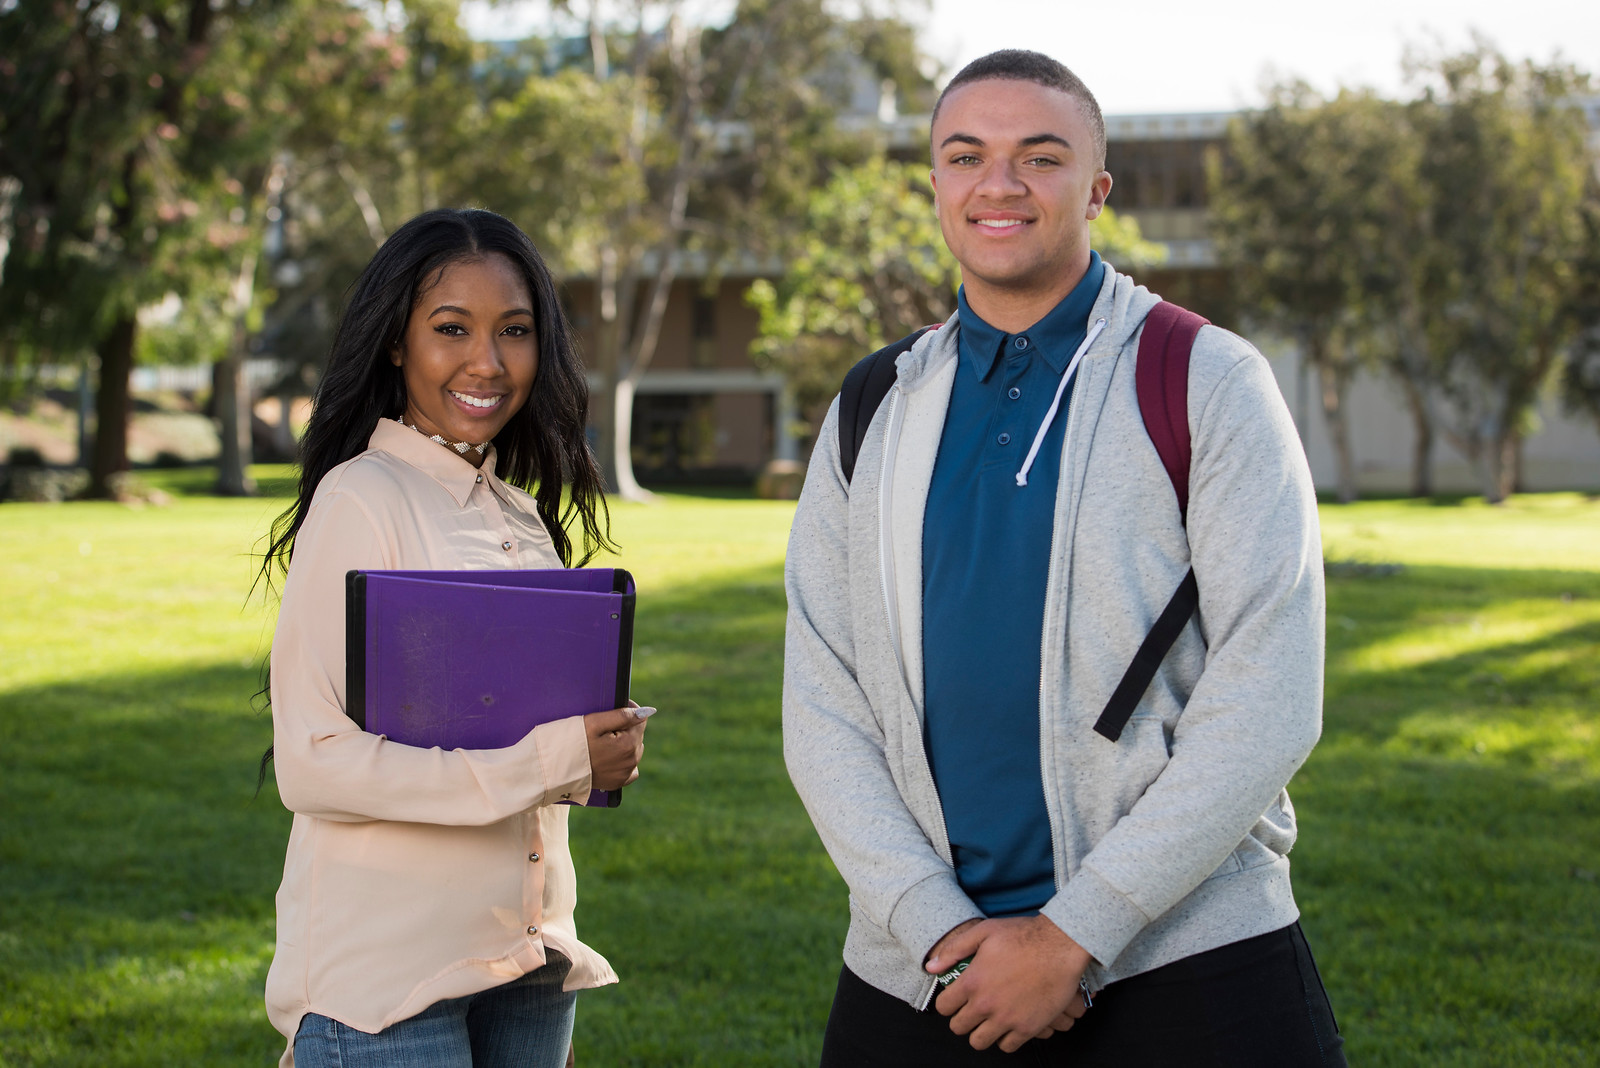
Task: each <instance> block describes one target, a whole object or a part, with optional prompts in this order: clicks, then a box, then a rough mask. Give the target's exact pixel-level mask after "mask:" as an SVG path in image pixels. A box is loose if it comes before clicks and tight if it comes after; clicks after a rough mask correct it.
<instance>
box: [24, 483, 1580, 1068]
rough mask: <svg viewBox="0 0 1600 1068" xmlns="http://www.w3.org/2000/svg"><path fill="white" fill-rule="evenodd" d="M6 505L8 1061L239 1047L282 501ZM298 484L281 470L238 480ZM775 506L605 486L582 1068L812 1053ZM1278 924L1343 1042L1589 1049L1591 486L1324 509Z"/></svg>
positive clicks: (818, 931)
mask: <svg viewBox="0 0 1600 1068" xmlns="http://www.w3.org/2000/svg"><path fill="white" fill-rule="evenodd" d="M210 477H211V476H210V474H209V473H208V472H204V471H192V470H191V471H175V472H151V473H149V475H148V476H147V481H149V482H150V483H151V484H152V485H154V486H156V487H157V488H160V489H162V490H163V491H165V492H166V493H168V494H170V495H171V496H172V503H171V504H170V505H167V506H164V507H145V508H143V509H137V510H136V509H130V508H127V507H125V506H118V505H104V504H74V505H65V506H48V505H37V506H36V505H4V506H0V584H3V586H0V588H4V589H5V590H6V591H7V596H6V601H5V606H4V610H3V611H0V816H3V818H0V1065H5V1066H7V1068H10V1066H13V1065H15V1066H23V1065H29V1066H32V1065H84V1066H88V1065H95V1066H101V1065H107V1066H118V1065H126V1066H144V1065H153V1064H182V1065H189V1064H194V1065H208V1066H209V1065H223V1066H227V1065H240V1066H243V1065H261V1064H264V1063H270V1062H271V1060H272V1059H274V1058H275V1057H276V1055H277V1053H278V1051H279V1041H278V1039H277V1036H276V1035H275V1034H274V1033H273V1032H272V1030H271V1029H270V1027H268V1025H267V1024H266V1022H265V1018H264V1014H263V1012H262V1009H261V986H262V982H263V979H264V977H265V973H266V967H267V964H268V962H269V960H270V957H271V953H272V926H273V912H272V894H273V891H274V890H275V888H276V886H277V881H278V877H279V874H280V871H281V865H282V858H283V847H284V840H285V837H286V834H287V829H288V816H287V814H286V813H285V812H284V811H283V809H282V807H281V806H280V805H279V804H278V801H277V797H276V794H275V792H274V790H273V787H272V784H271V780H270V777H269V780H268V784H267V786H266V789H264V790H263V791H262V793H261V796H260V797H259V798H256V799H254V800H252V793H253V791H254V787H255V768H256V761H257V758H258V757H259V755H260V753H261V751H262V750H263V749H264V748H265V747H266V745H267V743H268V741H269V740H270V734H271V728H270V724H269V721H268V719H267V717H266V716H265V715H264V714H261V713H259V712H256V711H254V710H252V709H251V707H250V697H251V694H252V693H253V692H254V691H255V689H256V688H257V687H258V685H259V667H260V661H261V657H262V656H263V655H264V653H265V651H266V648H267V644H268V642H269V641H270V634H271V616H272V613H271V609H270V605H269V603H267V602H265V601H263V600H262V598H261V596H260V594H259V592H258V594H257V597H256V598H255V599H254V600H250V599H248V598H247V591H248V589H249V587H250V583H251V581H252V578H253V577H254V574H255V571H256V568H257V567H258V566H259V560H258V559H257V558H255V557H253V556H252V553H254V552H259V549H260V541H259V538H260V535H261V534H262V533H263V532H264V531H265V529H266V525H267V523H268V522H270V520H271V518H272V517H273V516H275V515H276V514H277V512H279V511H281V509H282V507H283V505H284V504H285V501H284V499H282V498H281V497H280V498H277V499H253V500H233V501H224V500H215V499H212V498H209V497H206V496H203V495H202V494H203V492H204V491H205V489H206V488H207V487H208V486H209V485H210ZM258 477H261V480H262V483H263V485H264V486H266V487H267V488H268V489H271V490H274V491H276V492H278V493H285V492H288V490H289V488H290V487H291V485H292V480H291V478H290V475H289V472H288V471H287V469H281V468H280V469H276V470H271V471H262V472H260V474H259V476H258ZM792 507H793V506H792V505H786V504H782V503H773V502H760V501H749V500H736V499H728V498H727V497H705V498H696V497H693V496H683V495H679V496H667V497H664V498H663V500H662V502H661V503H660V504H659V505H656V506H637V505H621V504H619V505H615V506H614V507H613V519H614V532H615V534H616V537H617V538H618V540H619V541H620V542H621V543H622V545H623V553H622V555H621V557H620V558H617V559H616V560H614V561H613V560H609V559H607V560H601V561H597V562H599V563H613V562H614V563H617V564H620V565H621V566H624V567H628V568H629V569H630V570H632V571H633V572H634V573H635V575H636V577H637V579H638V581H639V587H640V591H641V592H640V602H639V604H640V607H639V622H638V632H637V650H636V669H635V683H634V692H635V694H636V695H637V696H639V697H640V698H641V699H646V700H648V701H650V702H651V703H654V704H657V705H659V706H660V707H661V708H662V710H663V711H662V714H661V716H660V717H659V718H657V719H656V720H653V721H652V725H651V729H650V735H649V751H648V754H647V760H646V768H645V777H644V778H642V779H641V780H640V781H639V783H638V784H636V785H635V786H634V787H632V788H630V792H629V799H628V802H627V804H625V805H624V807H623V808H622V809H620V810H617V811H615V812H602V813H595V812H591V813H580V814H578V815H577V816H575V819H574V833H573V839H574V850H575V852H576V854H577V857H578V862H579V867H580V882H581V886H582V893H581V900H582V904H581V905H580V909H579V914H578V922H579V926H580V930H581V931H582V932H583V935H584V937H585V939H586V940H587V941H589V942H590V943H591V944H593V945H594V946H596V948H598V949H600V950H601V951H602V952H604V953H606V954H607V955H608V956H609V957H610V958H611V959H612V961H613V962H614V963H615V964H616V966H617V968H618V970H619V971H620V972H621V973H622V976H623V980H624V981H623V983H622V984H621V985H620V986H616V987H611V988H607V989H605V990H600V991H593V992H590V993H587V994H585V995H584V996H583V998H582V999H581V1001H580V1009H579V1025H578V1028H579V1029H578V1048H579V1053H580V1063H584V1064H586V1065H589V1066H590V1068H596V1066H598V1068H611V1066H628V1065H633V1066H646V1068H653V1066H658V1065H659V1066H676V1065H703V1066H717V1068H721V1066H740V1068H743V1066H746V1065H749V1066H764V1065H774V1066H775V1065H805V1064H814V1063H816V1055H817V1049H818V1044H819V1039H820V1035H821V1028H822V1023H823V1020H824V1019H825V1017H826V1014H827V1008H828V1001H829V998H830V997H831V992H832V985H833V981H834V979H835V977H836V975H837V970H838V964H839V957H838V950H839V945H840V942H841V940H842V938H843V932H844V925H845V900H844V891H843V887H842V885H841V884H840V882H839V880H838V877H837V876H836V875H835V874H834V872H833V869H832V866H831V865H830V864H829V862H828V860H827V857H826V855H825V854H824V853H823V851H822V849H821V847H820V846H819V845H818V843H817V840H816V836H815V834H814V832H813V831H812V829H811V827H810V825H809V823H808V822H807V820H806V818H805V815H804V813H803V811H802V810H801V808H800V806H799V803H798V801H797V800H796V799H795V797H794V794H793V791H792V789H791V788H790V786H789V784H788V781H787V778H786V776H785V774H784V771H783V766H782V757H781V740H780V732H779V707H778V705H779V680H780V671H781V640H782V631H783V611H784V601H783V592H782V585H781V561H782V554H783V548H784V542H785V538H786V533H787V528H788V521H789V516H790V514H791V512H792ZM1323 526H1324V531H1325V535H1326V541H1327V546H1328V552H1329V556H1330V558H1332V559H1335V560H1337V561H1356V562H1357V563H1359V564H1364V565H1374V564H1400V565H1403V567H1401V568H1400V569H1399V570H1395V569H1392V568H1383V567H1372V566H1364V567H1346V568H1339V567H1336V568H1334V570H1333V574H1332V576H1331V577H1330V580H1329V630H1328V633H1329V670H1328V685H1327V703H1326V727H1325V732H1324V736H1323V740H1322V743H1321V745H1320V746H1319V748H1318V750H1317V752H1316V753H1314V754H1313V756H1312V758H1311V760H1310V761H1309V762H1308V763H1307V765H1306V766H1305V768H1304V769H1302V771H1301V773H1300V774H1299V776H1297V778H1296V780H1295V783H1294V784H1293V786H1292V791H1293V795H1294V799H1295V804H1296V807H1297V810H1298V812H1299V816H1300V819H1301V825H1302V836H1301V842H1300V843H1299V845H1297V847H1296V848H1295V851H1294V853H1293V862H1294V871H1295V885H1296V893H1297V896H1298V898H1299V900H1300V902H1301V906H1302V908H1303V910H1304V913H1305V918H1304V922H1305V926H1306V929H1307V931H1308V933H1309V935H1310V937H1311V939H1312V943H1313V946H1314V948H1315V949H1316V951H1317V954H1318V960H1319V963H1320V965H1321V966H1322V971H1323V975H1324V977H1325V978H1326V980H1327V982H1328V986H1329V989H1330V991H1331V993H1332V996H1333V999H1334V1004H1335V1009H1336V1011H1337V1012H1338V1014H1339V1018H1340V1022H1341V1024H1342V1026H1343V1028H1344V1032H1345V1035H1346V1038H1347V1040H1348V1043H1349V1046H1348V1049H1349V1053H1350V1059H1351V1063H1352V1064H1362V1065H1418V1066H1433V1065H1482V1066H1486V1068H1488V1066H1496V1068H1497V1066H1501V1065H1523V1064H1528V1065H1592V1064H1595V1063H1600V1012H1597V1011H1596V1002H1595V976H1597V975H1600V883H1597V881H1596V880H1597V871H1600V736H1597V734H1600V731H1597V721H1600V714H1597V709H1600V505H1597V504H1596V503H1595V502H1594V501H1591V500H1588V499H1585V498H1582V497H1579V496H1575V495H1552V496H1547V497H1537V498H1518V499H1515V500H1513V501H1512V502H1511V504H1510V505H1508V506H1506V507H1504V508H1493V509H1491V508H1487V507H1484V506H1481V505H1478V504H1476V503H1475V502H1467V503H1464V504H1459V505H1457V504H1429V503H1424V504H1412V503H1407V502H1377V503H1370V504H1360V505H1355V506H1348V507H1341V506H1327V507H1325V508H1324V509H1323Z"/></svg>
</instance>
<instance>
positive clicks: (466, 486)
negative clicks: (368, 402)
mask: <svg viewBox="0 0 1600 1068" xmlns="http://www.w3.org/2000/svg"><path fill="white" fill-rule="evenodd" d="M494 465H495V454H494V450H493V448H492V447H491V449H490V450H489V453H488V455H487V456H486V457H485V458H484V461H483V466H482V467H476V468H475V467H473V466H472V465H471V464H469V463H467V462H466V460H464V459H462V458H460V457H459V456H456V455H454V454H453V453H452V452H451V451H450V450H448V449H446V448H444V447H442V446H440V445H438V444H437V443H435V442H433V441H430V440H428V439H427V438H425V437H423V436H422V435H421V434H419V433H417V432H416V431H414V430H411V429H409V428H408V427H406V426H404V425H403V424H401V423H399V422H395V421H393V420H387V419H386V420H382V421H380V422H379V423H378V426H377V429H376V430H374V431H373V434H372V437H371V439H370V440H369V442H368V445H367V451H366V452H364V453H362V454H361V455H359V456H357V457H355V458H354V459H352V460H350V461H348V462H346V463H344V464H341V465H340V466H338V467H335V468H334V469H333V470H332V471H329V472H328V474H327V475H326V476H325V477H324V478H323V479H322V481H321V483H319V484H318V486H317V490H316V494H315V496H314V497H313V499H312V502H311V508H310V509H309V511H308V512H307V513H306V519H305V523H304V524H303V525H302V526H301V528H300V531H299V533H298V534H297V535H296V537H295V544H294V555H293V558H292V561H291V563H290V566H289V573H288V577H287V579H286V580H285V582H284V590H283V601H282V605H281V607H280V609H279V613H278V627H277V632H276V634H275V636H274V638H273V642H272V689H271V693H272V722H273V746H274V763H275V767H276V773H277V780H278V792H279V795H280V796H281V797H282V799H283V803H284V805H285V806H286V807H288V808H289V809H290V810H291V811H292V812H293V813H294V824H293V828H292V830H291V831H290V835H289V848H288V855H287V857H286V858H285V861H284V872H283V883H282V885H281V886H280V888H279V890H278V897H277V906H278V933H277V949H276V952H275V954H274V956H273V960H272V967H271V969H270V970H269V972H268V974H267V989H266V1000H267V1015H268V1017H269V1019H270V1020H271V1021H272V1024H273V1026H274V1027H276V1028H277V1029H278V1030H279V1031H280V1032H282V1033H283V1035H284V1036H285V1037H286V1038H287V1039H288V1041H289V1049H288V1051H287V1052H285V1054H284V1056H283V1059H282V1061H281V1062H280V1065H281V1066H283V1068H292V1065H293V1064H294V1034H295V1031H296V1030H297V1029H298V1028H299V1025H300V1019H301V1017H302V1016H303V1015H304V1014H306V1013H308V1012H314V1013H317V1014H319V1015H323V1016H328V1017H331V1018H333V1019H335V1020H339V1021H341V1022H342V1023H346V1024H348V1025H350V1026H351V1027H354V1028H357V1029H358V1030H361V1031H367V1032H377V1031H380V1030H382V1029H383V1028H385V1027H387V1026H389V1025H390V1024H392V1023H395V1022H397V1021H399V1020H404V1019H406V1018H408V1017H410V1016H414V1015H416V1014H417V1013H419V1012H421V1011H422V1010H423V1009H425V1008H427V1007H428V1006H429V1005H431V1004H433V1003H434V1002H437V1001H441V1000H443V999H446V998H453V997H461V996H464V995H466V994H472V993H476V992H478V991H482V990H486V989H488V988H490V987H493V986H497V985H499V984H501V983H505V982H509V981H510V980H512V979H515V978H517V977H518V976H520V975H522V974H524V973H526V972H529V971H532V970H534V969H536V968H539V967H541V966H542V965H543V964H544V961H545V949H546V947H549V948H553V949H555V950H557V951H559V952H560V953H562V954H564V955H565V956H567V957H568V958H570V959H571V961H572V971H571V973H570V974H569V975H568V977H567V981H566V988H567V989H568V990H577V989H583V988H587V987H595V986H600V985H603V984H605V983H612V982H616V978H617V977H616V974H615V973H614V972H613V971H612V970H611V966H610V965H609V964H607V963H606V961H605V960H604V959H603V958H602V957H601V956H600V955H599V954H598V953H596V952H594V951H593V950H591V949H589V948H588V947H587V946H585V945H584V944H583V943H582V942H579V941H578V936H577V929H576V927H575V926H574V923H573V910H574V908H575V907H576V905H577V880H576V877H575V874H574V872H573V866H572V856H571V853H570V852H569V850H568V848H567V816H568V814H569V812H570V811H571V808H570V807H569V806H567V805H563V804H559V803H558V802H560V801H562V800H565V799H569V798H581V797H587V796H588V793H589V789H590V769H589V749H588V741H587V738H586V736H585V734H584V730H583V720H582V718H581V717H572V718H570V719H564V720H557V721H555V722H552V723H546V724H543V725H541V726H539V727H535V728H534V729H533V730H532V731H531V732H530V733H529V734H528V735H527V736H526V737H524V738H523V739H522V741H520V742H518V743H517V744H515V745H512V746H509V747H507V748H505V749H493V750H489V749H485V750H461V749H457V750H453V751H451V752H444V751H442V750H439V749H419V748H416V747H414V746H408V745H401V744H400V743H398V742H391V741H388V740H387V739H385V738H383V737H381V736H379V735H373V734H368V733H366V732H365V731H363V730H361V729H360V728H359V727H357V726H356V725H355V723H354V722H352V721H351V720H350V718H349V717H348V716H346V715H345V711H344V698H345V685H344V683H345V660H344V643H345V635H344V617H345V612H344V596H345V592H344V591H345V572H346V571H349V570H352V569H357V568H359V569H417V570H448V569H460V568H530V567H533V568H553V567H560V566H561V561H560V559H559V558H558V557H557V556H556V553H555V548H554V546H553V545H552V544H551V541H550V535H549V534H548V533H547V532H546V530H545V528H544V526H543V524H542V523H541V522H540V520H539V517H538V513H537V512H536V511H535V507H534V501H533V498H532V497H530V496H529V495H528V494H527V493H524V492H523V491H522V490H519V489H517V488H516V487H514V486H509V485H507V484H506V483H504V482H502V481H501V480H500V479H498V478H497V477H495V473H494Z"/></svg>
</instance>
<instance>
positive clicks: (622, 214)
mask: <svg viewBox="0 0 1600 1068" xmlns="http://www.w3.org/2000/svg"><path fill="white" fill-rule="evenodd" d="M584 14H585V17H586V25H587V29H588V39H589V45H590V47H589V55H588V57H587V61H586V62H583V63H580V64H575V65H574V64H569V65H568V66H567V68H566V69H564V70H562V71H561V72H560V73H559V74H558V75H557V76H556V77H553V78H543V79H539V78H534V79H529V80H528V82H527V83H526V85H525V86H524V87H523V90H522V92H521V93H519V94H518V95H517V96H516V97H515V98H513V99H510V100H508V101H505V102H503V103H500V104H497V105H495V108H494V121H495V122H496V129H497V130H500V131H503V135H502V136H503V143H504V144H506V145H507V146H509V150H508V151H507V152H506V153H505V155H504V156H503V157H501V159H500V160H499V161H497V165H493V166H491V167H490V168H489V169H490V171H492V172H493V173H486V174H485V175H483V176H482V178H481V180H480V182H479V183H478V186H477V188H479V189H480V190H483V191H484V192H485V193H486V194H487V195H488V199H489V201H490V204H491V206H497V207H501V210H506V211H507V212H508V214H512V215H513V217H515V218H518V219H521V220H525V222H526V224H527V225H528V226H529V228H530V230H532V231H534V232H535V234H534V236H535V239H536V241H538V242H539V244H540V245H541V247H543V248H546V249H547V250H551V251H552V252H554V253H555V255H556V258H558V260H559V261H560V263H561V264H562V266H564V267H565V268H566V269H567V271H568V273H569V274H576V275H579V276H585V277H588V278H590V279H592V280H593V283H594V286H595V290H596V295H597V308H596V320H597V322H596V331H595V336H594V341H593V347H592V351H591V352H590V353H589V356H590V358H591V359H590V366H591V368H592V369H593V371H594V372H595V373H596V375H597V377H598V378H599V380H600V385H599V388H598V389H597V391H596V398H595V405H594V408H593V410H592V412H591V418H592V421H593V422H594V424H595V426H596V428H597V430H598V432H599V441H598V444H599V448H598V453H599V459H600V463H601V467H602V469H603V470H604V472H605V475H606V479H607V482H608V483H609V484H610V486H611V487H612V488H613V489H614V490H615V491H617V492H619V493H620V494H621V495H622V496H624V497H628V498H639V497H642V496H644V495H645V494H644V491H643V490H642V489H641V488H640V487H639V485H638V483H637V481H636V480H635V478H634V475H633V467H632V460H631V457H630V444H631V438H630V434H631V427H632V412H633V398H634V393H635V390H636V388H637V386H638V383H639V381H640V379H641V378H642V376H643V375H644V373H645V371H646V370H647V369H648V367H649V366H650V363H651V360H652V359H653V358H654V355H655V351H656V345H657V341H658V339H659V337H660V331H661V323H662V316H663V313H664V312H665V310H666V304H667V298H668V295H669V293H670V292H671V289H672V286H673V284H674V283H675V282H676V281H677V279H678V278H679V277H680V276H681V275H683V274H684V273H685V272H686V265H689V264H692V265H693V267H692V273H693V274H694V275H698V276H700V277H714V276H715V275H716V274H717V273H718V272H719V271H721V270H722V269H724V268H725V267H726V266H727V265H728V264H729V263H740V262H742V263H745V264H748V263H751V262H755V263H760V262H763V261H764V260H768V259H770V258H771V257H772V255H773V254H774V253H775V251H776V249H777V248H778V247H779V245H780V240H779V238H780V235H781V234H782V232H783V230H784V228H785V226H786V225H787V224H789V223H791V222H792V220H794V219H795V218H797V217H798V216H799V215H800V213H801V211H802V210H803V207H804V204H805V198H806V194H807V192H808V189H809V186H810V184H811V182H812V181H813V180H815V179H816V178H817V177H818V176H819V175H820V174H821V173H822V167H823V166H824V165H825V164H826V162H827V161H828V160H830V159H834V158H840V157H841V156H850V155H854V157H855V158H860V156H861V155H862V154H863V152H862V149H861V147H860V138H858V137H855V136H853V135H851V134H849V133H848V132H844V131H840V130H839V129H838V128H837V126H836V124H835V122H834V117H835V114H836V112H837V110H838V107H839V105H840V104H841V103H843V101H844V98H845V95H846V93H847V91H848V89H849V88H850V85H849V79H848V77H846V76H845V75H848V74H849V72H848V71H841V70H840V69H838V67H839V62H840V57H841V55H843V56H846V57H849V56H852V55H857V54H859V55H860V56H861V57H862V58H861V60H860V62H861V63H862V64H865V65H866V66H867V67H868V68H869V69H876V70H878V71H879V72H880V73H881V74H882V75H883V76H884V77H891V76H895V74H896V72H903V71H904V70H906V69H914V68H913V67H912V65H910V64H904V63H900V64H898V65H897V60H896V57H899V56H901V55H902V53H903V51H904V48H905V47H906V45H907V43H908V42H909V40H910V36H909V33H908V32H905V31H904V29H903V27H900V26H899V24H898V23H884V22H878V21H872V20H865V21H858V22H850V21H846V20H843V19H841V18H839V17H836V16H835V15H833V14H832V13H831V11H830V8H829V6H828V5H827V4H825V3H824V2H822V0H741V2H740V3H738V4H737V5H736V6H735V8H734V10H733V12H732V16H731V18H730V19H729V21H728V22H727V24H726V25H724V26H720V27H707V26H700V25H696V24H695V23H693V22H692V21H691V19H690V17H689V5H687V4H684V3H666V4H652V5H646V4H643V3H636V4H630V5H627V6H626V8H625V10H624V11H623V12H622V13H621V14H620V16H616V17H613V15H612V14H611V12H610V9H603V8H602V7H601V5H600V4H599V3H598V2H596V3H593V4H591V5H590V6H589V7H588V8H587V9H586V10H585V12H584ZM657 15H659V16H660V19H659V22H651V21H649V19H651V18H655V17H656V16H657ZM489 162H490V163H491V164H496V161H489Z"/></svg>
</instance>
